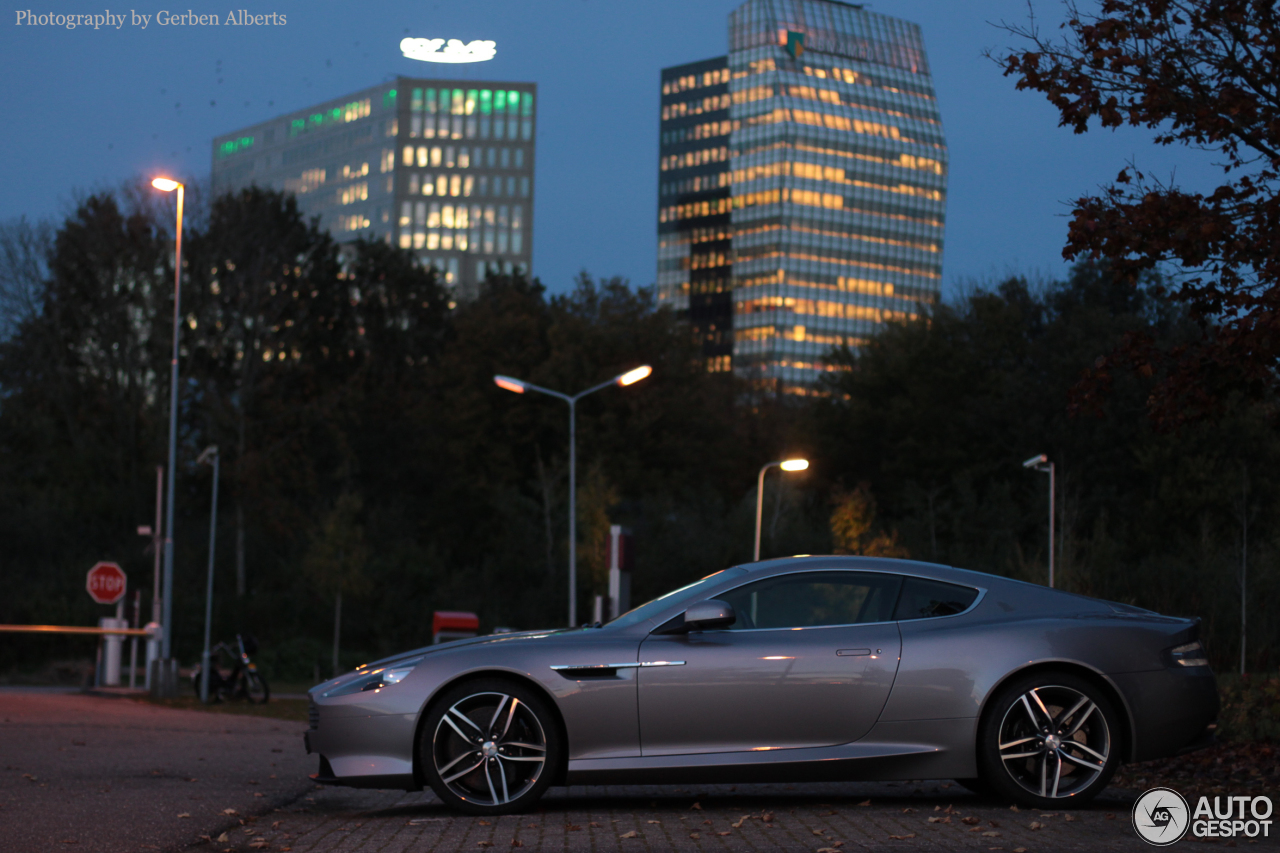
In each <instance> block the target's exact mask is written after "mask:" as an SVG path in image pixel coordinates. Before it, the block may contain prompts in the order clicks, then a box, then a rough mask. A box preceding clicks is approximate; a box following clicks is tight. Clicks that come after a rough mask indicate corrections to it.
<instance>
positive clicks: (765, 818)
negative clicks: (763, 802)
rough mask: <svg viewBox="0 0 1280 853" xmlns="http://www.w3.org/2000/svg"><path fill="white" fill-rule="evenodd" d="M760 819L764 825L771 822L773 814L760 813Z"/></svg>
mask: <svg viewBox="0 0 1280 853" xmlns="http://www.w3.org/2000/svg"><path fill="white" fill-rule="evenodd" d="M760 819H761V820H762V821H764V822H765V823H769V822H771V821H772V820H773V812H761V813H760Z"/></svg>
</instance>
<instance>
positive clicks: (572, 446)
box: [493, 364, 653, 627]
mask: <svg viewBox="0 0 1280 853" xmlns="http://www.w3.org/2000/svg"><path fill="white" fill-rule="evenodd" d="M651 373H653V368H652V367H650V366H649V365H647V364H644V365H641V366H640V367H637V368H636V369H635V370H628V371H627V372H626V373H622V374H619V375H618V376H615V377H613V378H612V379H610V380H609V381H608V382H601V383H600V384H599V385H593V386H592V387H590V388H588V389H587V390H585V391H581V392H579V393H577V394H574V395H573V396H569V395H568V394H561V393H560V392H559V391H552V390H551V389H550V388H543V387H541V386H540V385H534V384H533V383H532V382H525V381H524V380H522V379H512V378H511V377H510V376H495V377H493V384H495V385H497V386H498V387H499V388H502V389H504V390H506V391H511V392H514V393H516V394H523V393H524V392H525V391H537V392H538V393H539V394H547V395H550V396H552V397H555V398H557V399H560V400H564V401H565V402H566V403H568V404H569V626H570V627H573V626H574V625H576V624H578V598H577V595H576V593H577V591H578V517H577V511H578V494H577V490H578V469H577V465H578V450H577V434H576V433H577V426H576V423H575V420H576V419H575V412H576V411H577V405H578V401H579V400H581V399H582V398H583V397H585V396H587V395H588V394H594V393H595V392H596V391H599V390H601V389H603V388H608V387H609V386H610V385H617V386H619V387H624V388H625V387H626V386H628V385H634V384H635V383H637V382H639V381H640V380H641V379H644V378H645V377H646V376H648V375H649V374H651Z"/></svg>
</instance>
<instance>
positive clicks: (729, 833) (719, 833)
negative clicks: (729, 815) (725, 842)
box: [716, 829, 733, 835]
mask: <svg viewBox="0 0 1280 853" xmlns="http://www.w3.org/2000/svg"><path fill="white" fill-rule="evenodd" d="M716 835H733V833H732V832H730V831H729V830H727V829H726V830H725V831H724V832H717V833H716Z"/></svg>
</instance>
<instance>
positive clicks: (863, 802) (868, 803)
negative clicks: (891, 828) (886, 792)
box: [858, 800, 871, 806]
mask: <svg viewBox="0 0 1280 853" xmlns="http://www.w3.org/2000/svg"><path fill="white" fill-rule="evenodd" d="M858 805H860V806H869V805H871V801H870V800H863V801H862V802H860V803H858Z"/></svg>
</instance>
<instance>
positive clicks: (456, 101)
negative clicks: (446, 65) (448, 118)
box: [452, 89, 466, 116]
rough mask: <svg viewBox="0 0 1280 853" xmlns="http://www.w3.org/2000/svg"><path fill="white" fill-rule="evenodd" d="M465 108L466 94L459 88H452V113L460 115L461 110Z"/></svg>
mask: <svg viewBox="0 0 1280 853" xmlns="http://www.w3.org/2000/svg"><path fill="white" fill-rule="evenodd" d="M465 109H466V94H465V93H464V92H463V91H462V90H461V89H454V90H453V110H452V112H453V114H454V115H456V116H460V115H462V112H463V110H465Z"/></svg>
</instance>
